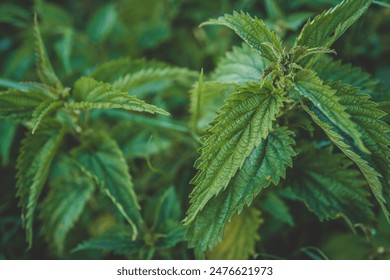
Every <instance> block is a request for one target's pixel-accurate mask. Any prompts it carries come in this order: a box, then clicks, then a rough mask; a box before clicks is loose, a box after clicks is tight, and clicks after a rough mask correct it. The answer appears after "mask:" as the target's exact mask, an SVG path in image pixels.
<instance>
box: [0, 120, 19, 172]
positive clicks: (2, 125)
mask: <svg viewBox="0 0 390 280" xmlns="http://www.w3.org/2000/svg"><path fill="white" fill-rule="evenodd" d="M15 132H16V125H15V124H13V123H12V122H10V121H8V120H1V119H0V162H1V166H6V165H7V164H8V161H9V155H10V152H11V146H12V143H13V142H14V138H15Z"/></svg>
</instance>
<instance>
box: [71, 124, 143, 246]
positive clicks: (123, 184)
mask: <svg viewBox="0 0 390 280" xmlns="http://www.w3.org/2000/svg"><path fill="white" fill-rule="evenodd" d="M82 137H83V139H82V145H81V146H80V147H77V148H75V149H74V150H73V151H71V154H72V156H73V157H75V158H76V159H77V161H78V162H80V163H81V164H82V165H83V167H84V169H85V170H86V171H87V172H89V173H90V174H91V175H92V176H94V178H96V180H97V181H98V185H99V186H100V188H101V189H102V191H103V192H104V193H105V194H106V195H107V196H108V197H109V198H110V199H111V200H112V202H113V203H114V205H115V206H116V207H117V209H118V210H119V211H120V213H121V214H122V215H123V216H124V218H125V219H126V221H127V222H128V223H129V224H130V225H131V227H132V230H133V239H135V237H136V236H137V231H138V230H137V225H139V224H142V218H141V216H140V212H139V208H140V207H139V205H138V202H137V198H136V195H135V193H134V189H133V183H132V179H131V176H130V175H129V173H128V170H127V164H126V160H125V158H124V156H123V154H122V152H121V151H120V149H119V147H118V145H117V144H116V142H115V141H113V140H112V139H110V137H109V136H108V135H106V134H105V133H103V132H98V133H96V131H86V132H85V133H84V134H83V135H82Z"/></svg>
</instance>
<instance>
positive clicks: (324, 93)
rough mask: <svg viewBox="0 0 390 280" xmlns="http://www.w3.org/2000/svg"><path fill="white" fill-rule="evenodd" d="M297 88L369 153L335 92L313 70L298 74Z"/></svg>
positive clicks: (296, 79)
mask: <svg viewBox="0 0 390 280" xmlns="http://www.w3.org/2000/svg"><path fill="white" fill-rule="evenodd" d="M295 88H296V89H297V90H298V92H299V93H300V94H301V95H302V96H304V97H306V98H307V99H309V100H310V103H311V104H312V105H313V107H314V108H316V110H319V111H321V113H322V114H324V115H325V116H326V117H327V118H328V119H329V120H330V121H331V122H332V123H333V125H335V126H337V127H338V128H339V129H340V130H342V131H344V132H345V133H347V134H348V135H350V136H351V138H352V139H353V140H354V142H355V143H356V145H357V146H358V147H359V149H360V150H362V151H364V152H368V151H367V148H366V147H365V146H364V144H363V142H362V140H361V134H360V132H359V130H357V128H356V125H355V124H354V123H353V121H352V120H351V117H350V115H349V114H348V113H347V112H346V109H345V107H344V106H343V105H341V104H340V102H339V97H338V96H337V95H336V91H335V90H333V89H332V88H330V87H329V86H327V85H324V84H323V82H322V81H321V80H320V79H319V78H318V77H317V76H316V74H315V73H314V72H313V71H311V70H302V71H300V72H298V73H297V74H296V76H295Z"/></svg>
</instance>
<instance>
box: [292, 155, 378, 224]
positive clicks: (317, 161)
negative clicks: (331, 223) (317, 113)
mask: <svg viewBox="0 0 390 280" xmlns="http://www.w3.org/2000/svg"><path fill="white" fill-rule="evenodd" d="M351 165H352V162H351V161H348V160H347V158H346V157H345V156H343V155H340V154H333V153H332V150H331V149H329V148H325V149H324V148H322V149H319V148H314V149H308V150H307V151H303V152H302V153H301V154H300V156H299V157H298V158H297V160H296V165H295V167H296V170H297V173H294V174H292V180H293V181H292V182H291V184H292V190H293V192H294V193H295V194H296V195H297V196H298V197H299V198H301V199H302V200H303V201H304V202H305V204H306V205H307V207H308V208H309V209H310V210H311V211H313V212H314V213H315V214H316V215H317V216H318V218H319V219H320V220H326V219H335V218H338V217H344V218H346V219H347V220H348V221H349V222H350V223H351V225H352V224H359V223H361V224H369V223H370V221H371V220H372V219H373V217H374V215H373V213H372V211H371V208H370V206H371V205H370V203H369V201H368V199H367V197H368V193H367V192H366V190H365V188H364V187H365V182H364V180H362V178H361V176H360V174H359V172H358V171H356V170H355V169H351Z"/></svg>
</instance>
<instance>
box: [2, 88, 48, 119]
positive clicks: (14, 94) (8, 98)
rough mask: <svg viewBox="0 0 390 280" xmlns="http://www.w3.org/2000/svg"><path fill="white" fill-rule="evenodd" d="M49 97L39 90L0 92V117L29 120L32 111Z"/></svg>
mask: <svg viewBox="0 0 390 280" xmlns="http://www.w3.org/2000/svg"><path fill="white" fill-rule="evenodd" d="M48 99H49V97H48V96H47V95H46V94H44V93H43V92H42V91H39V90H28V91H20V90H13V89H11V90H7V91H2V92H0V117H6V118H10V119H13V120H18V121H27V120H30V119H31V117H32V114H33V111H34V110H35V108H36V107H38V106H39V105H40V104H41V103H42V102H43V101H45V100H48Z"/></svg>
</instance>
